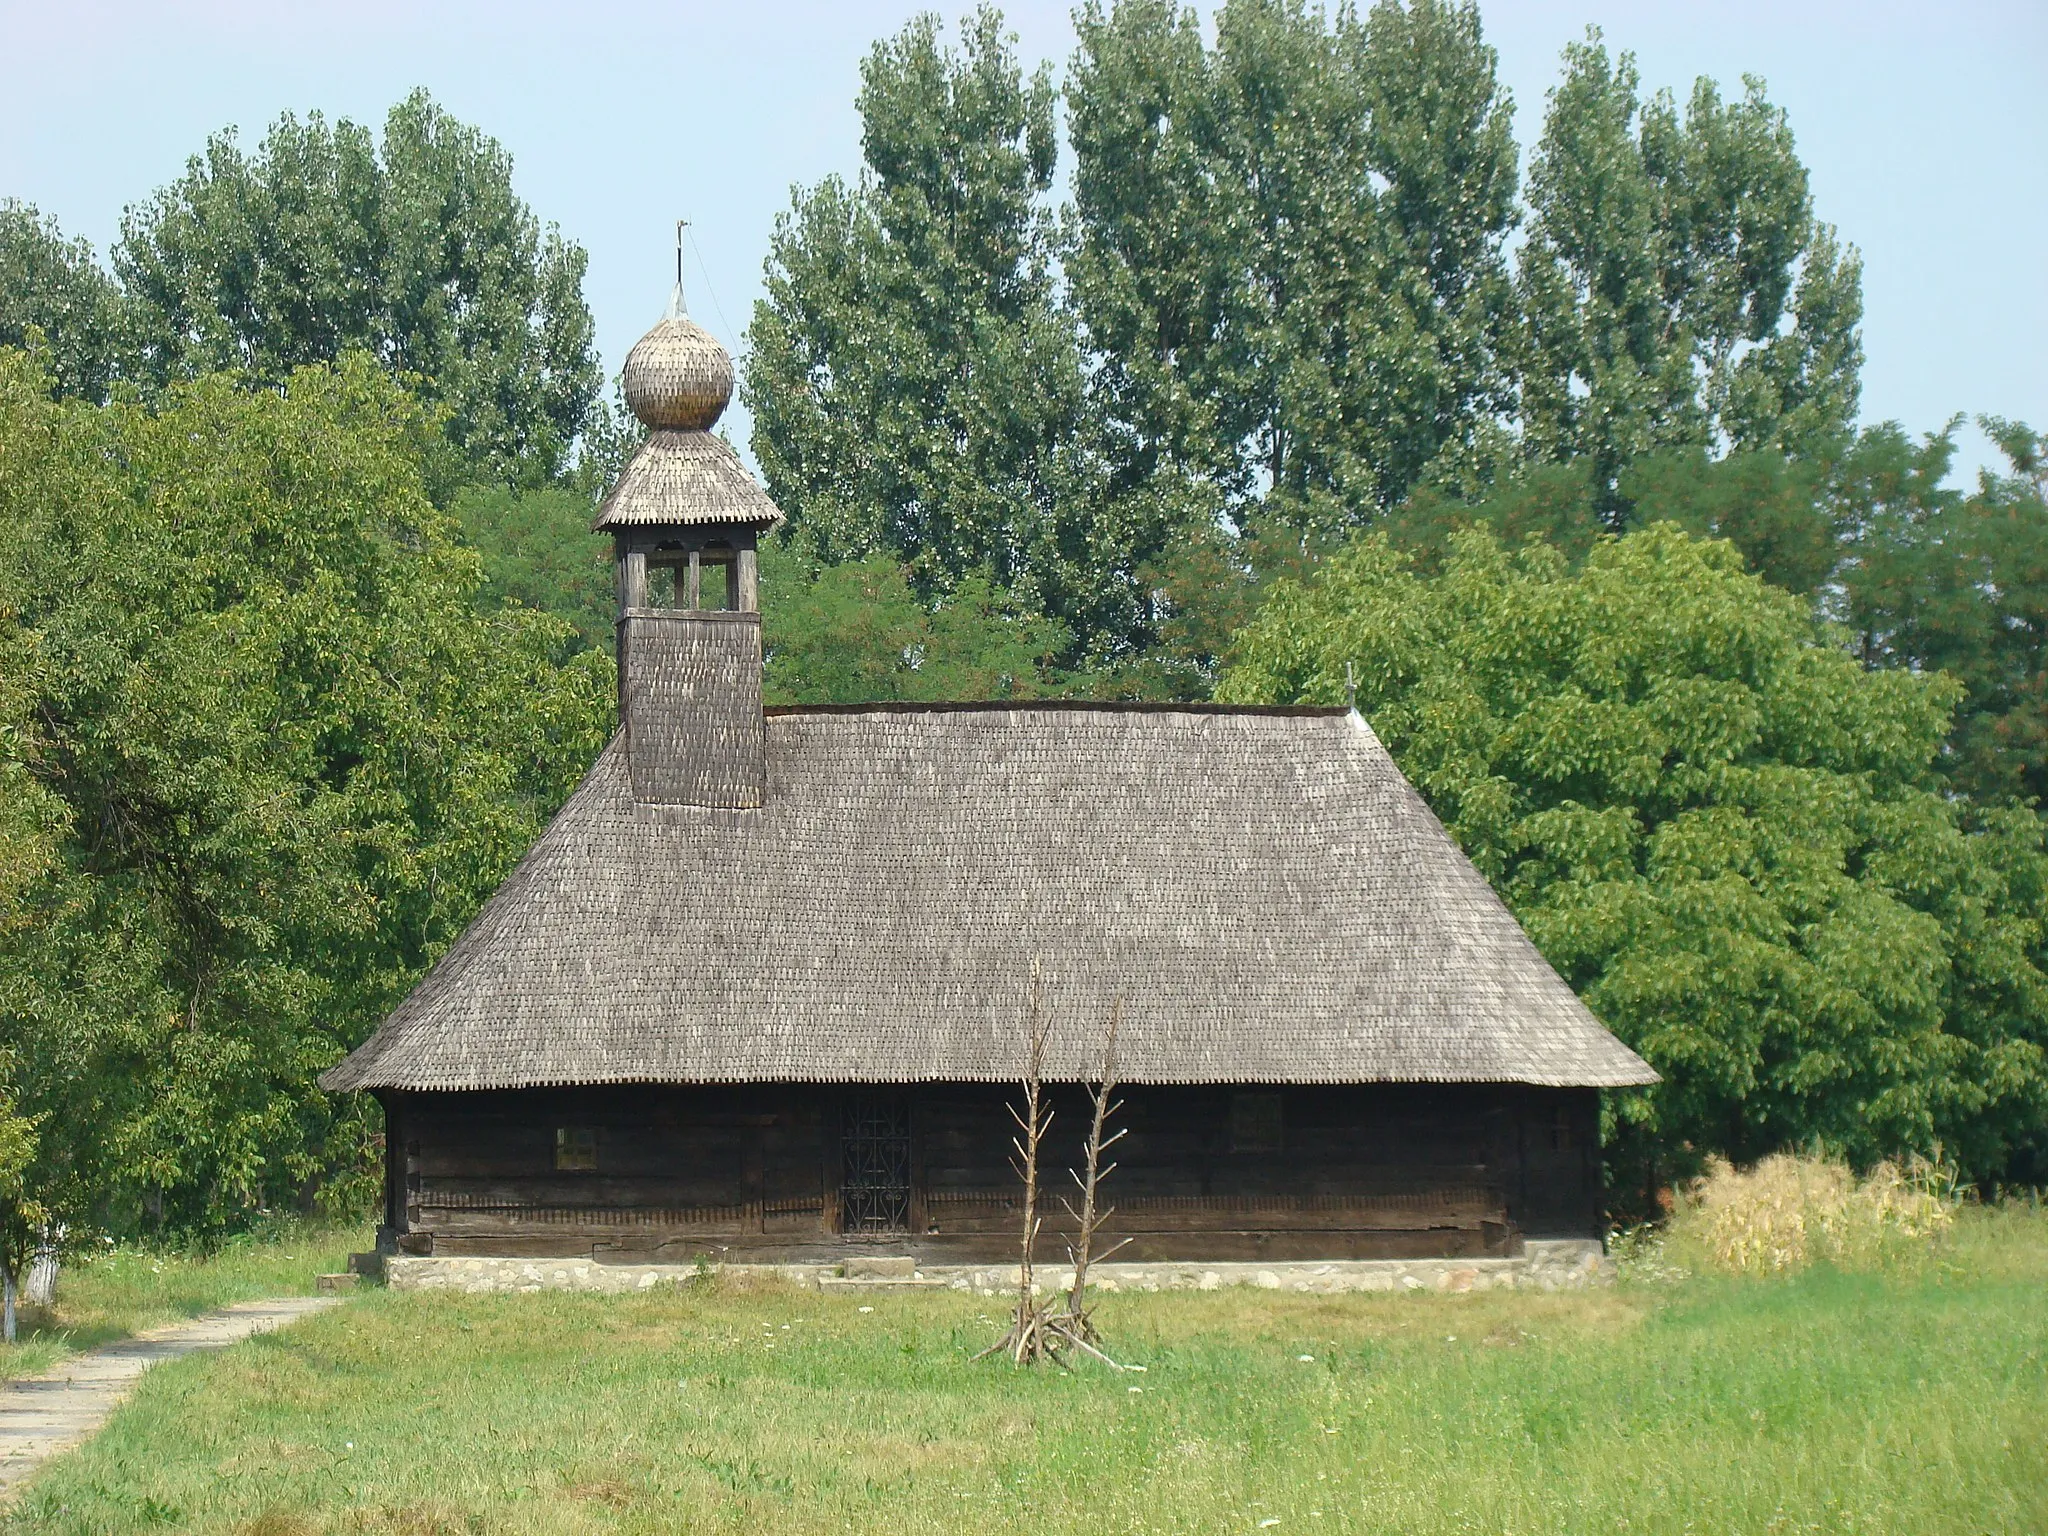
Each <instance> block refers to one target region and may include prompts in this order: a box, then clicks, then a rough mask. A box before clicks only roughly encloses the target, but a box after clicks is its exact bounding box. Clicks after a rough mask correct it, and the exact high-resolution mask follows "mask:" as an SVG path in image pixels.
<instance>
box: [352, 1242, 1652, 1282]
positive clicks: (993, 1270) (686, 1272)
mask: <svg viewBox="0 0 2048 1536" xmlns="http://www.w3.org/2000/svg"><path fill="white" fill-rule="evenodd" d="M848 1271H851V1273H849V1272H848ZM708 1272H709V1273H711V1274H714V1275H716V1274H731V1275H734V1276H738V1277H755V1276H759V1277H762V1278H772V1279H777V1280H782V1281H785V1282H787V1283H789V1284H791V1285H796V1286H801V1287H803V1288H804V1289H807V1290H828V1291H855V1290H859V1291H906V1290H919V1291H926V1290H954V1291H965V1292H968V1293H970V1294H973V1295H976V1296H996V1295H1001V1294H1002V1293H1004V1292H1006V1291H1011V1290H1014V1289H1015V1288H1016V1285H1017V1269H1016V1266H1015V1265H1010V1266H1008V1267H1007V1268H1005V1267H1003V1266H999V1265H998V1266H978V1265H954V1266H949V1265H933V1266H931V1267H929V1268H924V1269H919V1268H916V1267H914V1266H913V1265H912V1263H911V1261H910V1260H908V1259H900V1260H896V1261H894V1262H891V1261H889V1260H886V1259H882V1260H876V1259H868V1260H864V1261H863V1260H853V1261H849V1262H848V1263H847V1264H845V1265H840V1264H726V1265H713V1266H712V1267H711V1268H710V1270H709V1271H708ZM700 1273H702V1271H699V1270H698V1269H696V1268H694V1267H693V1266H690V1265H685V1264H602V1263H599V1262H598V1261H596V1260H595V1259H503V1258H414V1257H408V1256H406V1255H403V1254H394V1255H392V1256H390V1257H388V1258H386V1259H385V1261H384V1278H385V1281H386V1283H388V1284H389V1285H390V1286H391V1288H392V1289H393V1290H397V1291H467V1292H477V1293H484V1292H516V1291H597V1292H603V1293H607V1294H624V1293H627V1292H631V1291H651V1290H653V1289H655V1288H656V1287H657V1286H663V1285H680V1284H682V1283H684V1282H685V1281H688V1280H691V1279H693V1278H695V1277H696V1276H697V1275H698V1274H700ZM1039 1275H1040V1276H1041V1277H1042V1279H1041V1282H1040V1287H1039V1288H1040V1289H1041V1290H1046V1291H1053V1290H1061V1289H1064V1288H1065V1287H1066V1285H1067V1284H1069V1283H1070V1282H1071V1281H1072V1279H1073V1272H1072V1271H1071V1270H1068V1269H1063V1268H1061V1267H1060V1266H1058V1265H1046V1266H1044V1267H1042V1268H1041V1269H1040V1270H1039ZM1089 1277H1090V1283H1091V1284H1092V1285H1096V1286H1099V1287H1100V1288H1101V1289H1102V1290H1104V1291H1214V1290H1220V1289H1222V1288H1223V1287H1224V1286H1231V1285H1249V1286H1255V1287H1257V1288H1259V1289H1261V1290H1267V1291H1306V1292H1312V1293H1316V1294H1322V1295H1329V1294H1335V1293H1337V1292H1342V1291H1453V1292H1456V1291H1495V1290H1539V1291H1559V1290H1574V1289H1578V1288H1580V1287H1583V1286H1588V1285H1597V1284H1603V1283H1605V1282H1607V1281H1609V1280H1612V1279H1613V1278H1614V1264H1613V1261H1612V1260H1611V1259H1609V1258H1607V1257H1606V1256H1605V1254H1604V1253H1603V1252H1602V1251H1601V1246H1600V1244H1599V1243H1598V1242H1596V1241H1594V1240H1593V1239H1591V1238H1570V1239H1565V1240H1561V1241H1551V1242H1527V1243H1525V1244H1524V1245H1523V1251H1522V1253H1520V1254H1519V1255H1517V1256H1516V1257H1514V1258H1508V1259H1350V1260H1331V1261H1329V1262H1327V1263H1290V1264H1195V1263H1186V1264H1098V1265H1096V1266H1095V1267H1094V1268H1093V1269H1092V1270H1091V1271H1090V1272H1089Z"/></svg>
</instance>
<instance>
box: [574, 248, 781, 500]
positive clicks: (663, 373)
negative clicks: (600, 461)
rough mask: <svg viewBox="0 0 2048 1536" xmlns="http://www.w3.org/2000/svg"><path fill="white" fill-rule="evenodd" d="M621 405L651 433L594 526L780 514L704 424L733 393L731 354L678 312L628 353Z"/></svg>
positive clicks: (678, 307) (678, 304)
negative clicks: (623, 397)
mask: <svg viewBox="0 0 2048 1536" xmlns="http://www.w3.org/2000/svg"><path fill="white" fill-rule="evenodd" d="M619 383H620V387H621V388H622V389H623V391H624V392H625V396H626V404H627V405H629V406H631V407H632V410H633V414H634V415H635V416H637V417H639V418H640V420H641V421H642V422H644V423H645V424H646V425H647V426H648V428H650V431H649V433H648V437H647V441H646V442H644V443H642V444H641V445H640V451H639V452H638V453H636V454H634V455H633V458H632V461H631V462H630V463H628V464H627V465H626V467H625V469H624V470H623V471H621V472H620V474H619V478H618V481H617V483H616V484H614V485H613V486H612V489H611V494H610V495H608V496H606V497H605V499H604V504H603V505H602V506H601V507H600V508H599V509H598V515H597V521H596V523H595V524H593V525H592V526H593V528H594V529H595V530H597V531H607V530H611V529H621V528H628V527H642V528H646V527H676V528H683V527H692V526H703V525H705V524H717V523H723V524H731V525H744V526H746V527H750V528H757V529H759V528H772V527H774V526H775V525H776V524H777V523H780V522H781V521H782V513H781V512H780V511H779V510H778V509H777V508H776V505H775V503H774V502H772V501H770V500H769V499H768V493H767V492H766V491H764V490H762V489H761V487H760V484H759V483H758V482H757V481H756V480H755V479H754V477H753V476H752V475H751V474H749V473H748V472H747V466H746V465H745V464H743V463H741V462H740V456H739V455H738V454H737V453H735V452H734V451H733V447H732V444H730V443H728V442H727V441H726V440H725V439H724V438H722V437H715V436H713V435H712V432H711V430H710V429H711V426H712V424H713V423H714V422H716V421H717V420H718V418H719V416H720V415H722V414H723V413H724V411H725V407H726V405H727V403H728V402H729V401H730V400H731V399H732V358H731V356H730V355H729V354H728V353H727V352H726V350H725V348H724V347H722V346H720V345H719V344H718V340H717V338H716V337H714V336H713V335H712V334H711V333H710V332H709V331H707V330H705V329H704V328H703V327H702V326H700V325H698V324H697V323H696V322H695V321H693V320H692V319H690V317H689V316H688V315H686V314H684V313H683V305H682V289H681V287H680V286H679V287H678V288H677V289H676V291H675V293H674V294H672V295H671V296H670V298H669V304H668V313H667V314H665V315H663V316H662V318H661V319H660V320H658V321H656V322H655V326H654V329H653V330H651V331H649V332H648V333H647V334H646V335H645V336H642V337H641V338H640V340H639V341H637V342H636V343H634V346H633V350H632V351H631V352H629V353H627V354H626V366H625V369H624V371H623V372H622V374H621V375H620V379H619Z"/></svg>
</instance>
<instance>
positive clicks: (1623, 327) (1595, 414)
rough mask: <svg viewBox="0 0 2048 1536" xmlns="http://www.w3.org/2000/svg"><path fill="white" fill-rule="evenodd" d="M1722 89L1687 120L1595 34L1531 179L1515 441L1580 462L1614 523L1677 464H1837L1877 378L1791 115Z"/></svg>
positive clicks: (1849, 260) (1857, 304) (1756, 84)
mask: <svg viewBox="0 0 2048 1536" xmlns="http://www.w3.org/2000/svg"><path fill="white" fill-rule="evenodd" d="M1744 85H1745V91H1744V95H1743V97H1742V99H1741V100H1739V101H1723V100H1722V98H1721V95H1720V92H1719V90H1718V89H1717V87H1716V86H1715V85H1714V83H1713V82H1712V81H1710V80H1706V79H1702V80H1700V81H1699V82H1698V83H1697V84H1696V85H1695V86H1694V87H1693V93H1692V97H1691V100H1690V101H1689V102H1688V103H1687V106H1686V109H1685V113H1684V115H1683V117H1682V118H1681V116H1680V114H1679V111H1678V108H1677V105H1676V103H1675V102H1674V101H1673V100H1672V98H1671V96H1670V95H1669V94H1668V93H1659V94H1657V95H1654V96H1652V97H1650V98H1649V99H1648V100H1647V101H1645V100H1643V99H1642V97H1641V95H1640V91H1639V80H1638V75H1637V71H1636V65H1635V60H1634V58H1633V57H1632V56H1631V55H1629V54H1626V53H1624V54H1622V55H1621V56H1620V58H1619V59H1618V60H1616V59H1612V58H1610V56H1609V55H1608V52H1607V49H1606V46H1605V45H1604V44H1603V43H1602V42H1601V41H1600V37H1599V33H1598V31H1597V30H1595V31H1593V32H1591V33H1589V35H1588V38H1587V40H1586V41H1585V42H1583V43H1577V44H1574V45H1572V46H1571V47H1569V48H1567V49H1566V50H1565V73H1564V79H1563V81H1562V83H1560V84H1559V85H1558V86H1557V87H1556V89H1554V90H1553V91H1552V92H1551V94H1550V109H1549V113H1548V115H1547V117H1546V119H1545V122H1544V128H1543V135H1542V139H1541V141H1540V142H1539V143H1538V145H1537V147H1536V152H1535V156H1534V159H1533V162H1532V165H1531V169H1530V177H1529V205H1530V220H1529V238H1528V240H1527V242H1526V244H1525V245H1524V246H1523V248H1522V251H1521V255H1520V258H1519V265H1518V273H1517V285H1518V297H1519V302H1520V306H1521V310H1522V315H1523V329H1522V333H1521V339H1520V341H1519V344H1518V345H1517V346H1516V347H1515V354H1516V356H1515V367H1516V372H1517V375H1518V380H1519V384H1520V427H1521V431H1522V435H1523V439H1524V442H1525V445H1526V448H1527V450H1528V451H1529V452H1530V453H1532V454H1533V455H1534V456H1536V457H1537V458H1539V459H1544V460H1553V461H1562V460H1575V459H1583V460H1585V461H1587V463H1588V464H1589V465H1590V467H1591V472H1592V475H1593V484H1594V487H1595V494H1596V498H1597V500H1598V503H1599V506H1600V510H1601V513H1602V515H1603V517H1605V518H1606V519H1607V520H1608V521H1609V523H1610V524H1611V525H1614V526H1619V525H1620V523H1621V522H1622V521H1623V520H1624V519H1625V517H1626V514H1627V511H1628V505H1629V503H1628V498H1627V496H1626V495H1625V493H1624V492H1623V491H1622V489H1621V486H1620V480H1621V477H1622V475H1623V473H1624V472H1625V471H1626V469H1627V468H1628V466H1629V465H1631V464H1632V463H1634V462H1635V461H1637V460H1638V459H1641V458H1643V457H1646V456H1647V455H1649V454H1652V453H1655V452H1658V451H1664V450H1673V449H1705V450H1711V451H1713V452H1715V453H1719V452H1723V451H1726V450H1728V449H1756V450H1761V449H1772V450H1777V451H1779V452H1782V453H1790V454H1795V455H1797V454H1816V453H1824V452H1826V451H1829V450H1834V449H1839V448H1840V447H1841V446H1842V445H1843V444H1844V443H1845V442H1846V440H1847V438H1848V437H1849V434H1850V433H1851V431H1852V429H1853V424H1854V420H1855V414H1856V404H1857V398H1858V393H1859V388H1860V385H1859V376H1860V371H1861V367H1862V344H1861V341H1860V338H1859V333H1858V330H1857V327H1858V324H1859V322H1860V321H1861V319H1862V314H1863V302H1862V290H1861V263H1860V261H1859V258H1858V257H1857V254H1856V252H1855V251H1854V249H1853V248H1850V249H1844V248H1843V247H1842V246H1841V245H1840V243H1839V241H1838V240H1837V237H1836V235H1835V233H1834V231H1833V230H1832V229H1831V228H1829V227H1828V226H1826V225H1822V224H1819V223H1817V222H1816V221H1815V219H1814V217H1813V210H1812V199H1811V196H1810V194H1809V191H1808V185H1807V174H1806V168H1805V166H1804V165H1802V164H1801V163H1800V160H1799V157H1798V155H1797V153H1796V151H1795V149H1794V146H1793V141H1792V130H1791V128H1790V126H1789V124H1788V123H1787V121H1786V118H1785V114H1784V112H1783V111H1782V110H1781V109H1779V108H1777V107H1774V106H1773V105H1771V103H1770V102H1769V100H1768V99H1767V98H1766V97H1765V95H1764V87H1763V83H1762V82H1761V81H1759V80H1756V79H1754V78H1745V81H1744Z"/></svg>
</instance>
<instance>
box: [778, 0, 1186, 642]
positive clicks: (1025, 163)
mask: <svg viewBox="0 0 2048 1536" xmlns="http://www.w3.org/2000/svg"><path fill="white" fill-rule="evenodd" d="M859 105H860V113H861V123H862V138H861V146H862V151H863V154H864V155H865V157H866V162H867V168H866V170H865V171H864V172H863V173H862V175H861V177H860V179H859V181H858V182H857V183H854V184H852V185H849V184H847V183H846V182H844V181H842V180H840V179H838V178H836V177H834V178H827V179H826V180H825V181H823V182H821V183H820V184H819V185H817V186H816V187H813V188H811V189H809V190H805V191H799V192H798V193H797V194H796V197H795V201H794V204H793V207H792V208H791V210H790V212H789V213H788V214H786V215H784V216H783V217H781V218H780V219H778V220H777V223H776V229H775V234H774V237H773V240H772V242H771V248H770V254H769V257H768V263H767V290H768V291H767V297H766V298H764V299H762V300H761V301H760V302H759V303H758V304H757V305H756V306H755V310H754V322H753V327H752V330H751V332H750V340H751V346H752V350H751V352H750V354H749V356H748V357H747V359H746V366H745V378H744V382H743V386H742V392H743V396H744V398H745V400H746V402H747V404H748V406H749V407H750V408H751V409H752V411H753V413H754V436H753V447H754V453H755V456H756V457H757V459H758V460H759V462H760V465H761V468H762V472H763V474H764V476H765V479H766V482H767V486H768V490H769V493H770V494H771V495H772V496H773V497H774V498H775V501H776V503H777V504H778V505H779V506H780V507H781V508H782V509H783V511H784V512H786V513H787V514H789V517H790V522H791V526H792V528H793V529H794V530H795V531H797V532H800V533H801V534H802V536H803V538H804V539H805V540H806V541H807V542H808V544H809V547H811V548H812V549H814V550H815V551H816V553H817V554H818V556H819V557H821V558H823V559H825V560H827V561H832V562H837V561H845V560H861V559H865V558H867V557H869V556H885V557H887V558H888V559H890V560H892V561H894V562H897V563H899V564H902V565H904V566H906V567H908V569H909V570H910V573H911V579H912V581H913V583H914V585H915V587H916V589H917V591H918V592H919V594H920V595H921V596H923V597H925V598H927V599H930V598H934V597H942V596H943V595H944V594H946V593H947V592H949V591H950V590H951V589H952V588H953V587H954V586H955V585H956V584H957V583H959V582H961V581H963V580H965V579H967V578H968V577H969V575H970V574H971V573H974V572H986V573H988V574H989V575H990V576H991V577H992V579H993V580H994V581H996V582H997V583H998V584H999V585H1001V586H1002V587H1003V588H1005V589H1006V590H1008V591H1011V592H1013V593H1015V594H1016V596H1017V597H1018V599H1019V600H1020V601H1023V602H1025V603H1026V604H1028V605H1029V606H1031V607H1034V608H1036V609H1038V610H1039V611H1041V612H1045V613H1048V614H1050V615H1052V616H1054V617H1056V618H1058V619H1059V620H1060V621H1061V622H1063V623H1065V624H1067V625H1069V627H1070V628H1072V629H1074V630H1075V631H1076V632H1077V633H1080V634H1086V635H1092V634H1094V633H1096V632H1098V631H1112V632H1113V631H1115V630H1117V629H1118V628H1119V627H1123V626H1127V625H1128V623H1129V619H1130V612H1131V610H1132V608H1133V606H1134V604H1135V602H1136V593H1135V590H1134V580H1135V573H1136V568H1137V565H1138V563H1139V561H1140V559H1141V558H1142V556H1143V554H1144V553H1145V551H1146V548H1147V546H1148V541H1150V539H1151V537H1152V536H1151V534H1150V533H1149V532H1148V531H1147V530H1146V529H1145V528H1143V527H1131V526H1125V525H1122V524H1119V523H1117V522H1116V521H1115V520H1113V519H1105V518H1103V517H1100V516H1097V515H1096V509H1097V508H1098V507H1099V506H1100V505H1101V502H1100V499H1099V498H1098V497H1097V496H1096V495H1095V494H1094V493H1093V490H1092V485H1091V481H1092V479H1093V471H1092V469H1091V466H1090V464H1089V462H1088V455H1087V452H1086V445H1087V435H1086V431H1085V417H1084V410H1083V388H1082V364H1081V355H1080V350H1079V347H1078V344H1077V339H1076V336H1075V332H1074V327H1073V325H1072V323H1071V321H1070V320H1069V319H1068V318H1067V317H1066V316H1065V315H1064V314H1063V313H1062V312H1061V310H1060V309H1059V307H1058V306H1057V304H1056V303H1055V302H1054V294H1053V279H1052V273H1051V262H1052V257H1053V252H1054V231H1053V223H1052V219H1051V215H1050V213H1049V211H1048V209H1047V207H1046V204H1045V196H1046V193H1047V191H1048V189H1049V188H1050V186H1051V184H1052V175H1053V166H1054V148H1055V134H1054V118H1053V105H1054V94H1053V89H1052V86H1051V83H1050V81H1049V79H1048V77H1047V75H1046V73H1045V72H1044V71H1043V70H1041V71H1040V72H1039V73H1038V74H1037V75H1035V76H1034V77H1033V78H1032V79H1030V80H1029V81H1027V80H1025V79H1024V77H1023V75H1022V74H1021V72H1020V70H1019V68H1018V66H1017V63H1016V60H1015V58H1014V56H1013V54H1012V52H1011V44H1010V40H1009V39H1008V38H1006V36H1005V34H1004V32H1003V25H1002V18H1001V16H1000V15H999V14H998V13H997V12H996V11H994V10H992V9H989V8H986V7H984V8H983V9H981V10H979V11H977V12H975V13H974V15H973V16H972V17H971V18H969V19H968V20H967V21H966V22H964V23H963V24H962V27H961V41H960V49H959V51H958V52H955V51H954V50H952V49H950V48H947V47H944V46H942V44H941V41H940V36H939V28H938V23H937V21H936V19H935V18H933V17H930V16H924V17H920V18H918V19H916V20H914V21H913V22H911V23H910V24H909V25H908V26H907V27H905V28H904V30H903V31H902V32H901V33H899V34H898V35H897V36H895V37H893V38H891V39H889V40H887V41H885V42H882V43H878V44H876V46H875V48H874V51H873V52H872V53H870V54H869V56H868V58H867V60H866V62H865V63H864V64H863V65H862V68H861V90H860V98H859Z"/></svg>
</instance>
